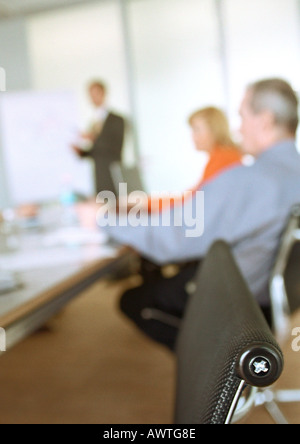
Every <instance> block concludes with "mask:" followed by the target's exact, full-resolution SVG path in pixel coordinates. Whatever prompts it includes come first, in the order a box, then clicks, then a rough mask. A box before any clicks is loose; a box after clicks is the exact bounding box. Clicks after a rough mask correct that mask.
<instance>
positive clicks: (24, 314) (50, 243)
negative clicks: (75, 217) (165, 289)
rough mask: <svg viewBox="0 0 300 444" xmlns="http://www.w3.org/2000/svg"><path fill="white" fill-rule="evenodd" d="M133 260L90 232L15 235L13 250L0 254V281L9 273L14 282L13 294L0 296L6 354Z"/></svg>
mask: <svg viewBox="0 0 300 444" xmlns="http://www.w3.org/2000/svg"><path fill="white" fill-rule="evenodd" d="M134 256H135V255H134V253H133V252H131V251H129V250H128V249H126V248H123V247H120V246H117V245H112V244H110V243H109V241H108V239H107V238H106V237H105V235H104V234H103V233H101V231H100V230H98V229H96V228H95V229H94V230H93V229H91V228H88V229H87V228H84V227H81V226H69V227H61V226H58V227H55V229H52V230H42V231H40V230H25V231H24V232H23V233H22V234H21V235H20V233H19V234H18V239H17V246H16V247H15V248H12V249H11V250H10V251H5V252H1V251H0V277H1V272H2V273H3V272H4V273H5V272H9V273H13V275H14V277H15V279H16V285H15V288H13V289H12V290H11V291H8V292H4V293H1V294H0V328H1V332H2V333H3V332H5V336H6V350H9V349H10V348H11V347H13V346H14V345H15V344H17V343H18V342H20V341H22V340H23V339H25V338H26V337H27V336H29V335H30V334H32V333H33V332H34V331H36V330H37V329H39V328H40V327H41V326H43V325H44V323H45V322H47V320H49V319H50V318H51V317H52V316H54V315H55V314H56V313H58V312H59V311H60V310H61V309H62V308H63V307H64V306H65V305H66V304H68V303H69V302H70V301H71V300H72V299H74V298H75V297H76V296H78V295H79V294H80V293H81V292H83V291H84V290H85V289H87V288H88V287H89V286H91V285H92V284H93V283H95V282H96V281H98V280H99V279H103V278H109V277H110V276H112V275H115V274H116V273H120V272H121V271H122V270H124V269H125V268H128V266H129V265H130V263H132V261H134ZM2 339H3V338H2ZM0 355H1V352H0Z"/></svg>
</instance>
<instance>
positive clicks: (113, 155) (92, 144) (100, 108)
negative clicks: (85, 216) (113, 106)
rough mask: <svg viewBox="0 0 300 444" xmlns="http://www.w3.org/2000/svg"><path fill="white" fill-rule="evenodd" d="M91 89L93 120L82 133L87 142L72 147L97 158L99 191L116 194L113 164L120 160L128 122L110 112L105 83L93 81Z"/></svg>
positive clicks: (96, 182) (96, 168)
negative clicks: (112, 173) (93, 110)
mask: <svg viewBox="0 0 300 444" xmlns="http://www.w3.org/2000/svg"><path fill="white" fill-rule="evenodd" d="M88 91H89V96H90V99H91V102H92V104H93V105H94V107H95V113H94V121H93V122H92V124H91V125H90V128H89V129H88V131H87V134H83V135H82V136H81V137H82V139H83V141H84V142H85V143H83V144H82V146H83V147H82V146H73V149H74V151H75V152H76V153H77V154H78V155H79V156H80V157H82V158H84V157H89V158H91V159H92V160H93V161H94V164H95V188H96V193H97V194H98V193H100V192H101V191H112V192H113V193H115V194H117V190H116V189H115V186H114V183H113V180H112V176H111V171H110V167H111V164H112V163H113V162H121V158H122V148H123V142H124V134H125V121H124V119H123V117H121V116H119V115H117V114H114V113H112V112H110V111H108V109H107V107H106V105H105V100H106V93H107V90H106V86H105V84H104V83H102V82H100V81H94V82H92V83H90V85H89V89H88ZM78 145H81V144H78Z"/></svg>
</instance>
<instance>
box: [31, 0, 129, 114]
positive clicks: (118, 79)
mask: <svg viewBox="0 0 300 444" xmlns="http://www.w3.org/2000/svg"><path fill="white" fill-rule="evenodd" d="M27 31H28V39H29V48H30V59H31V66H32V84H33V87H34V88H36V89H43V90H45V89H46V90H51V89H57V88H64V89H65V88H70V89H72V90H74V91H75V93H76V95H77V98H78V103H79V108H80V113H81V117H82V119H83V120H86V119H87V117H88V116H89V113H90V104H89V102H88V100H87V94H86V85H87V82H89V80H90V79H93V78H96V79H97V78H100V79H103V80H104V81H106V82H107V84H108V87H109V104H110V105H111V106H112V107H113V108H114V109H116V110H118V111H120V112H124V113H128V112H129V99H128V92H127V91H128V88H127V79H126V68H125V66H126V65H125V63H126V60H125V50H124V45H123V34H122V23H121V14H120V9H119V2H118V1H115V0H111V1H110V2H104V3H101V2H99V3H98V4H90V5H89V4H87V5H85V6H76V7H74V8H68V9H66V10H58V11H53V12H50V13H44V14H38V15H36V16H32V18H29V19H28V21H27Z"/></svg>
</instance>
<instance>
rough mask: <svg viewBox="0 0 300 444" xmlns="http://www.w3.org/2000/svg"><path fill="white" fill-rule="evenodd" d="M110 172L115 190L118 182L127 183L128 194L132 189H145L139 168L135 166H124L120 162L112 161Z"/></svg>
mask: <svg viewBox="0 0 300 444" xmlns="http://www.w3.org/2000/svg"><path fill="white" fill-rule="evenodd" d="M110 172H111V175H112V179H113V182H114V185H115V188H116V189H117V190H118V189H119V184H120V183H126V184H127V191H128V194H129V193H132V192H134V191H144V190H145V187H144V184H143V181H142V178H141V174H140V170H139V168H138V167H137V166H133V167H126V166H124V165H123V164H122V163H121V162H113V163H112V165H111V166H110Z"/></svg>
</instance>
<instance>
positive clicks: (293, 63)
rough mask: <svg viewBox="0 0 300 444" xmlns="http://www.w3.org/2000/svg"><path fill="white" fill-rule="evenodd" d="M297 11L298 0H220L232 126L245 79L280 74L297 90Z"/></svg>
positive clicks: (299, 15)
mask: <svg viewBox="0 0 300 444" xmlns="http://www.w3.org/2000/svg"><path fill="white" fill-rule="evenodd" d="M245 3H246V4H247V5H246V6H245ZM299 11H300V9H299V1H298V0H263V1H261V0H251V1H248V2H245V1H241V0H226V1H225V2H224V12H225V14H224V20H225V29H226V44H227V57H228V61H227V66H228V79H229V97H230V103H229V109H230V117H231V119H232V122H233V125H234V126H236V125H237V123H238V118H237V110H238V104H239V101H240V97H241V95H242V93H243V90H244V88H245V86H246V85H247V84H248V83H249V82H252V81H254V80H257V79H260V78H264V77H283V78H285V79H287V80H288V81H289V82H291V83H292V85H293V87H294V88H295V89H296V90H298V91H299V92H300V57H299V55H300V12H299Z"/></svg>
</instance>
